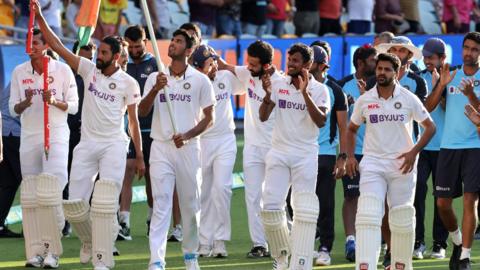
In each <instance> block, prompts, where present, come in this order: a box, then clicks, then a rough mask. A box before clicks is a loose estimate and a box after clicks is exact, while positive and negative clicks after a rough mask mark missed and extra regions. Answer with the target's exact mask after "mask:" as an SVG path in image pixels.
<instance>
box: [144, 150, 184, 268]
mask: <svg viewBox="0 0 480 270" xmlns="http://www.w3.org/2000/svg"><path fill="white" fill-rule="evenodd" d="M176 150H177V149H176V148H175V147H174V146H171V145H169V144H164V143H160V142H155V141H154V142H153V143H152V148H151V153H150V175H151V177H152V178H151V180H152V181H151V184H152V194H153V200H154V203H153V214H152V220H151V223H150V233H149V245H150V265H151V266H155V265H161V266H165V254H166V249H167V233H168V228H169V227H170V218H171V215H172V197H173V189H174V186H175V170H174V164H173V162H172V161H173V154H174V153H173V151H176Z"/></svg>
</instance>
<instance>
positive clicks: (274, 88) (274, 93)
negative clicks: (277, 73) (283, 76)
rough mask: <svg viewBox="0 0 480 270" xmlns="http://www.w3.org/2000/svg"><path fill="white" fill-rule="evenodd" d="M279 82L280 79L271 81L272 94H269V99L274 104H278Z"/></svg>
mask: <svg viewBox="0 0 480 270" xmlns="http://www.w3.org/2000/svg"><path fill="white" fill-rule="evenodd" d="M280 84H281V80H275V81H273V82H272V94H270V100H271V101H272V102H273V103H275V104H278V91H279V89H280V87H281V85H280ZM262 91H263V90H262Z"/></svg>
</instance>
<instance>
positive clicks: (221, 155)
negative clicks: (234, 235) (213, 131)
mask: <svg viewBox="0 0 480 270" xmlns="http://www.w3.org/2000/svg"><path fill="white" fill-rule="evenodd" d="M200 146H201V157H202V185H201V187H200V195H201V196H200V230H199V236H200V244H201V245H208V246H211V245H213V241H215V240H223V241H229V240H230V237H231V219H230V201H231V198H232V184H233V183H232V182H233V177H232V172H233V166H234V165H235V156H236V154H237V144H236V140H235V134H233V133H232V134H227V135H223V136H219V137H216V138H202V139H201V140H200Z"/></svg>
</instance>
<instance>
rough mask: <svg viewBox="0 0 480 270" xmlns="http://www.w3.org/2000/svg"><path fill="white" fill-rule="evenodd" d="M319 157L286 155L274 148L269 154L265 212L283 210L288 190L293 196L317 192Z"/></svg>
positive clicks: (264, 201)
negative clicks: (298, 193)
mask: <svg viewBox="0 0 480 270" xmlns="http://www.w3.org/2000/svg"><path fill="white" fill-rule="evenodd" d="M317 172H318V155H317V154H316V153H313V154H311V155H292V154H285V153H283V152H280V151H278V150H275V149H274V148H272V149H271V150H270V151H269V152H268V154H267V172H266V176H265V188H264V190H263V209H264V210H283V209H284V208H285V200H286V199H287V194H288V190H289V188H290V185H291V186H292V196H295V193H297V192H302V191H310V192H315V187H316V186H317Z"/></svg>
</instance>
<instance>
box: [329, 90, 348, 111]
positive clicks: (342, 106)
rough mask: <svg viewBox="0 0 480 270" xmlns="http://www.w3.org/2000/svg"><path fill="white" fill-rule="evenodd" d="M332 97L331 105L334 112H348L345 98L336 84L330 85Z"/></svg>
mask: <svg viewBox="0 0 480 270" xmlns="http://www.w3.org/2000/svg"><path fill="white" fill-rule="evenodd" d="M330 87H331V88H332V92H333V96H334V97H335V103H334V104H333V110H334V111H348V103H347V98H346V97H345V93H344V92H343V90H342V88H341V87H340V86H338V84H331V85H330Z"/></svg>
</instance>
